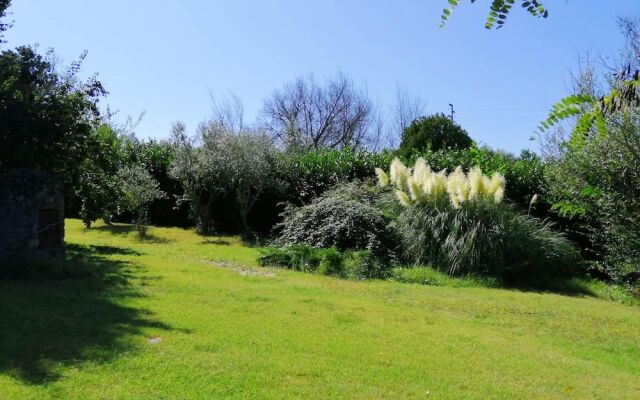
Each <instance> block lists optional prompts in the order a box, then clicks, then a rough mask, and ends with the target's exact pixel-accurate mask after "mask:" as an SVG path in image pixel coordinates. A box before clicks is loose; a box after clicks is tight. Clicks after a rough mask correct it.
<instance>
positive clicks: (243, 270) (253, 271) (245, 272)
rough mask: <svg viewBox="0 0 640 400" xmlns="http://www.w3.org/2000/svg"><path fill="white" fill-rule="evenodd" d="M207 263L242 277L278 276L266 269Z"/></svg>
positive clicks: (223, 262)
mask: <svg viewBox="0 0 640 400" xmlns="http://www.w3.org/2000/svg"><path fill="white" fill-rule="evenodd" d="M207 263H208V264H211V265H214V266H216V267H219V268H225V269H230V270H232V271H235V272H236V273H237V274H238V275H241V276H268V277H270V276H276V273H275V272H273V271H271V270H269V269H266V268H247V267H243V266H241V265H238V264H235V263H232V262H228V261H220V260H209V261H207Z"/></svg>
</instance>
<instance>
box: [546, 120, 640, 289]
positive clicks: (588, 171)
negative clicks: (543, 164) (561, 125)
mask: <svg viewBox="0 0 640 400" xmlns="http://www.w3.org/2000/svg"><path fill="white" fill-rule="evenodd" d="M607 131H608V134H607V135H604V136H603V135H593V136H592V137H590V138H589V140H588V141H587V142H585V144H584V145H583V146H579V147H578V146H569V147H568V148H567V150H566V152H565V154H563V156H562V157H561V158H559V159H557V160H551V161H550V162H549V164H548V165H547V169H546V176H547V179H548V181H549V186H550V194H551V197H552V199H553V201H554V206H553V207H554V209H555V210H557V211H558V212H559V213H560V214H562V215H564V216H566V217H569V218H571V219H572V220H573V221H575V227H576V229H577V230H579V231H580V232H582V233H583V234H584V235H585V236H586V237H587V239H588V246H589V247H588V251H589V256H590V257H591V258H593V259H595V260H597V261H598V263H597V266H598V269H600V270H601V271H602V272H604V273H606V274H607V275H608V276H609V277H611V278H612V279H614V280H616V281H619V282H626V283H629V284H638V283H640V281H639V280H640V120H639V119H638V115H637V114H634V115H631V114H626V115H623V116H621V118H619V119H615V120H611V121H610V122H609V128H608V129H607Z"/></svg>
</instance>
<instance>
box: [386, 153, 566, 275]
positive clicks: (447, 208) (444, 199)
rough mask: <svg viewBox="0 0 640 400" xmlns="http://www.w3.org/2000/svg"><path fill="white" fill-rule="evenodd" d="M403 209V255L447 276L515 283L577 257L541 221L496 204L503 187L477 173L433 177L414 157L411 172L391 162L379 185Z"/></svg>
mask: <svg viewBox="0 0 640 400" xmlns="http://www.w3.org/2000/svg"><path fill="white" fill-rule="evenodd" d="M377 172H378V175H379V177H380V183H381V184H382V185H384V184H386V183H387V181H388V182H389V183H391V184H393V185H395V187H396V190H395V193H396V196H397V198H398V200H399V202H400V203H401V204H402V205H403V206H404V209H403V211H402V212H401V213H400V215H399V216H398V218H397V220H396V223H395V227H396V230H397V233H398V235H399V237H400V242H401V245H402V250H403V256H404V257H405V259H406V261H408V262H411V263H414V264H417V265H419V264H422V265H424V264H430V265H433V266H434V267H435V268H437V269H439V270H441V271H446V272H447V273H449V274H451V275H465V274H475V275H491V276H498V277H507V278H510V277H515V276H521V275H528V274H562V273H570V272H572V269H573V267H574V266H575V261H576V258H577V253H576V250H575V249H574V247H573V246H572V244H571V243H570V242H569V241H568V240H567V239H566V238H565V237H564V236H563V235H561V234H560V233H557V232H555V231H554V230H553V229H552V225H551V223H549V222H543V221H540V220H538V219H536V218H532V217H529V216H525V215H520V214H518V213H517V212H516V211H515V210H514V209H513V208H512V207H510V206H509V205H506V204H503V203H502V195H503V193H504V189H505V181H504V178H503V177H502V176H500V175H499V174H494V175H493V176H492V177H491V178H489V177H487V176H485V175H483V174H482V171H481V170H480V169H479V168H472V169H471V171H469V172H468V173H467V174H464V173H463V172H462V169H461V168H458V169H456V171H454V172H452V173H451V174H449V175H446V173H445V172H442V171H441V172H439V173H435V172H433V171H431V170H430V169H429V167H428V166H427V165H426V163H425V161H424V160H422V159H420V160H418V161H417V162H416V165H415V167H414V168H413V169H409V168H407V167H405V166H404V165H403V164H402V163H401V162H400V161H399V160H394V162H393V164H392V168H391V173H390V175H389V177H388V179H387V177H386V174H385V173H384V172H383V171H377Z"/></svg>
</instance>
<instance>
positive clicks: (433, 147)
mask: <svg viewBox="0 0 640 400" xmlns="http://www.w3.org/2000/svg"><path fill="white" fill-rule="evenodd" d="M472 143H473V141H472V140H471V138H470V137H469V134H468V133H467V131H465V130H464V129H462V127H460V125H458V124H456V123H455V122H453V121H452V120H451V119H450V118H449V117H447V116H446V115H444V114H435V115H432V116H429V117H422V118H419V119H417V120H415V121H413V122H412V123H411V125H409V126H408V127H407V128H406V129H405V130H404V132H402V141H401V142H400V150H399V152H400V154H401V155H404V156H408V155H410V154H411V153H413V152H416V151H417V152H423V151H429V150H430V151H439V150H447V149H466V148H468V147H470V146H471V144H472Z"/></svg>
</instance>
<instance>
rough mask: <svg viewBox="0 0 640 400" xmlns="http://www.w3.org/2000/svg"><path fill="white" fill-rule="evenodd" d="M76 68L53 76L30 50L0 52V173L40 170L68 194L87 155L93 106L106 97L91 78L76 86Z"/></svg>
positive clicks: (44, 59) (47, 61)
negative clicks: (19, 168) (22, 169)
mask: <svg viewBox="0 0 640 400" xmlns="http://www.w3.org/2000/svg"><path fill="white" fill-rule="evenodd" d="M80 61H81V60H80ZM79 67H80V62H76V63H74V64H73V65H72V66H71V67H70V68H69V69H68V70H67V71H65V72H64V73H60V72H57V71H56V70H55V69H54V67H53V64H52V62H51V60H50V59H49V58H47V57H44V56H42V55H40V54H38V53H37V52H36V49H35V48H32V47H18V48H17V49H15V50H5V51H3V52H2V53H0V142H1V143H2V146H0V171H7V170H9V169H11V168H16V167H23V168H34V169H40V170H44V171H47V172H50V173H52V174H53V175H56V176H58V177H60V178H61V179H62V180H63V183H64V184H65V189H66V191H67V194H69V193H71V192H72V189H73V187H74V186H75V185H76V184H77V182H78V180H79V176H80V166H81V165H82V164H83V161H84V160H85V159H86V158H87V157H90V156H91V139H90V136H91V133H92V131H93V129H94V127H95V126H96V124H97V121H98V117H99V112H98V108H97V103H98V100H99V99H100V97H101V96H103V95H104V94H105V93H106V92H105V90H104V89H103V87H102V85H101V84H100V82H98V81H97V80H95V79H89V80H88V81H86V82H82V81H81V80H80V79H79V78H78V77H77V73H78V69H79ZM67 197H69V196H67Z"/></svg>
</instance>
